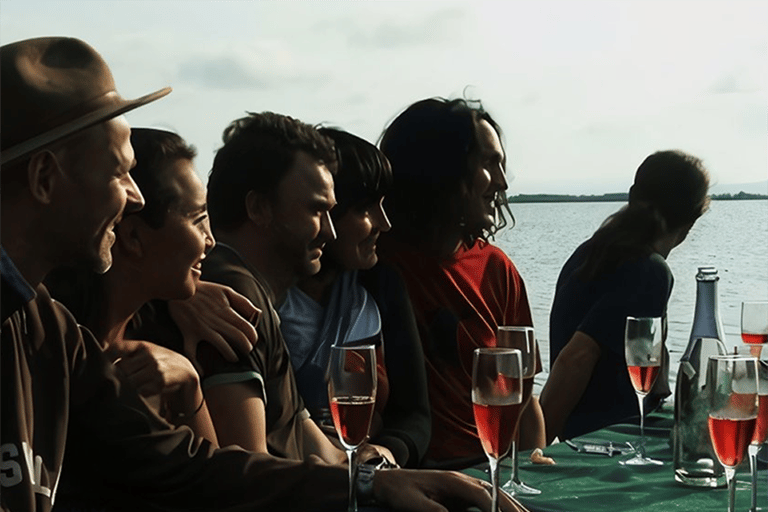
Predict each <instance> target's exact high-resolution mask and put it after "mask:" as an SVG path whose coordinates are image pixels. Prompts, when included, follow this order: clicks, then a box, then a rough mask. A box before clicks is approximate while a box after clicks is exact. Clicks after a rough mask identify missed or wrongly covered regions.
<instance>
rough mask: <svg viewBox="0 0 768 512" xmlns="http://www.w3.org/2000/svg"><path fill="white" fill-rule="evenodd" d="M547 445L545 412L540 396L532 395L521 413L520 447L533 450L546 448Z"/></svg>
mask: <svg viewBox="0 0 768 512" xmlns="http://www.w3.org/2000/svg"><path fill="white" fill-rule="evenodd" d="M546 445H547V437H546V428H545V421H544V412H543V411H542V408H541V404H540V403H539V399H538V397H535V396H532V397H531V401H530V402H529V403H528V405H527V406H526V407H525V409H524V410H523V412H522V414H521V415H520V449H521V450H531V449H533V448H544V447H545V446H546Z"/></svg>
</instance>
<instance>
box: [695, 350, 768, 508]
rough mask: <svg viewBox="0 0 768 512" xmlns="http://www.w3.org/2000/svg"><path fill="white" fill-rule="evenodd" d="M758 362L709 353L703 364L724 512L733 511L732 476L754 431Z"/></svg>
mask: <svg viewBox="0 0 768 512" xmlns="http://www.w3.org/2000/svg"><path fill="white" fill-rule="evenodd" d="M757 373H758V363H757V359H756V358H754V357H751V356H745V355H740V354H727V355H721V356H711V357H710V358H709V364H708V365H707V383H706V386H707V389H708V390H709V391H708V397H707V398H708V400H707V410H708V412H709V417H708V420H707V424H708V427H709V437H710V439H711V440H712V447H713V448H714V450H715V455H716V456H717V459H718V460H719V461H720V464H722V465H723V467H724V468H725V478H726V481H727V482H728V512H734V508H733V503H734V498H735V492H736V491H735V485H734V478H733V477H734V475H735V473H736V466H738V465H739V464H740V463H741V461H742V460H743V459H744V455H745V453H746V451H747V446H748V445H749V444H750V443H751V441H752V438H753V436H754V433H755V426H756V424H757V413H758V407H759V406H758V396H759V395H758V389H759V388H758V377H757Z"/></svg>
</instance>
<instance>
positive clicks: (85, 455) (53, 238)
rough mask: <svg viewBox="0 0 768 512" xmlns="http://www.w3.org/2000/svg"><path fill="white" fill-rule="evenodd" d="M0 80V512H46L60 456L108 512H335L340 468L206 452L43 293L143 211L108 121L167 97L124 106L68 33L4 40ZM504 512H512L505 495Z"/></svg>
mask: <svg viewBox="0 0 768 512" xmlns="http://www.w3.org/2000/svg"><path fill="white" fill-rule="evenodd" d="M0 71H2V75H3V80H2V82H0V97H1V98H2V101H0V186H2V190H3V200H2V203H0V222H2V230H1V231H0V243H1V245H2V250H1V251H0V255H1V256H0V280H1V284H0V294H1V295H2V302H0V312H1V317H0V320H1V321H2V328H1V329H0V351H1V352H0V359H1V364H2V375H3V386H2V402H1V405H2V408H1V414H0V421H1V422H2V423H1V424H0V427H1V428H0V446H2V453H1V454H0V455H1V456H2V465H3V468H4V469H3V475H2V478H1V479H0V486H2V489H0V491H1V492H0V508H2V509H3V510H13V511H17V510H24V511H43V512H47V511H49V510H50V509H51V507H52V506H53V504H54V501H55V498H56V490H57V485H58V481H59V477H60V473H61V468H62V459H63V456H64V451H65V448H66V449H67V450H68V451H72V452H73V453H76V454H77V455H78V457H77V462H78V464H80V465H82V467H83V469H84V470H86V472H87V475H88V477H87V478H88V479H87V482H88V483H90V484H93V485H94V487H100V486H102V485H104V486H108V487H109V488H110V491H111V494H110V498H111V501H110V505H111V506H112V507H111V508H112V509H114V510H154V511H173V510H189V509H192V508H194V509H195V510H217V511H222V510H226V511H244V510H328V509H338V510H340V509H341V508H342V507H344V504H345V503H346V499H347V487H348V475H347V469H346V468H345V467H343V466H340V465H337V466H328V465H324V464H320V463H318V462H317V461H307V462H296V461H288V460H280V459H276V458H274V457H271V456H268V455H259V454H254V453H249V452H246V451H244V450H242V449H239V448H236V447H233V448H227V449H219V450H214V449H213V447H212V445H211V444H210V442H208V441H207V440H204V439H201V438H196V437H195V436H194V435H193V433H192V431H191V430H190V429H188V428H186V427H183V426H182V427H180V428H176V429H174V428H171V427H170V426H169V425H168V423H166V422H165V421H163V420H161V419H160V418H158V417H157V415H156V414H154V413H153V412H152V411H151V410H150V408H149V407H148V406H147V404H146V403H145V402H144V401H143V400H142V399H141V398H140V397H139V395H138V394H137V393H136V392H135V390H134V389H133V387H132V386H126V385H123V382H122V381H121V379H120V376H119V375H118V374H117V373H116V371H115V367H114V365H113V364H112V363H111V362H110V361H109V360H108V359H107V358H106V357H105V354H104V353H103V352H102V350H101V348H100V346H99V344H98V342H97V341H96V339H95V338H94V337H93V335H92V334H91V333H90V332H89V331H88V330H87V329H85V328H80V327H79V326H78V325H77V323H76V321H75V319H74V318H73V317H72V315H71V314H70V313H69V312H68V311H67V310H66V308H64V307H63V306H62V305H61V304H59V303H57V302H54V301H53V300H52V299H51V298H50V295H49V294H48V291H47V289H46V287H45V286H44V285H43V284H42V281H43V279H44V278H45V276H46V275H47V273H48V272H50V271H51V270H52V269H54V268H56V267H58V266H61V265H68V264H76V263H82V264H89V265H90V266H91V268H92V269H93V270H94V271H96V272H102V273H103V272H105V271H106V270H108V269H109V267H110V265H111V264H112V255H111V251H110V249H111V246H112V245H113V243H114V241H115V234H114V227H115V225H116V224H117V223H118V222H119V220H120V219H121V218H122V216H123V215H124V214H126V213H130V212H132V211H136V210H138V209H140V208H141V207H142V206H143V203H144V199H143V197H142V196H141V193H140V192H139V190H138V188H137V186H136V184H135V182H134V181H133V179H132V178H131V176H130V173H129V171H130V169H131V168H132V167H133V165H134V157H133V148H132V147H131V144H130V127H129V125H128V123H127V121H126V120H125V118H124V117H123V116H122V114H123V113H125V112H127V111H129V110H131V109H134V108H137V107H139V106H142V105H144V104H147V103H150V102H152V101H154V100H156V99H158V98H160V97H162V96H164V95H166V94H168V92H170V89H168V88H166V89H162V90H160V91H157V92H155V93H152V94H149V95H146V96H143V97H141V98H138V99H136V100H125V99H123V98H122V97H120V95H119V94H118V93H117V92H116V90H115V84H114V80H113V78H112V74H111V72H110V70H109V67H108V66H107V64H106V62H105V61H104V60H103V58H102V57H101V55H99V54H98V53H97V52H96V51H95V50H94V49H93V48H92V47H91V46H89V45H87V44H86V43H84V42H83V41H80V40H78V39H74V38H62V37H44V38H35V39H28V40H23V41H17V42H14V43H9V44H7V45H3V46H2V48H0ZM358 482H361V481H360V480H358ZM364 483H365V482H362V483H361V489H362V490H365V491H367V499H368V500H371V499H376V500H377V501H378V502H380V503H382V504H384V505H385V506H390V507H391V508H393V509H397V510H414V511H415V510H430V509H431V510H434V509H435V507H438V506H439V505H438V503H439V502H444V503H459V504H463V505H466V506H470V505H477V506H480V507H483V508H487V507H488V506H489V503H490V496H489V494H488V492H487V491H486V489H485V487H484V486H483V485H482V484H481V483H480V482H479V481H478V480H476V479H472V478H469V477H467V476H465V475H460V474H457V473H437V472H417V471H409V470H390V471H380V472H377V473H375V474H374V475H373V477H372V480H370V484H371V486H365V485H363V484H364ZM503 508H504V509H505V510H507V511H512V510H522V508H521V507H519V506H518V505H517V504H516V503H515V502H513V501H512V500H508V499H505V500H504V502H503Z"/></svg>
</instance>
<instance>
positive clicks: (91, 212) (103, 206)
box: [53, 116, 144, 273]
mask: <svg viewBox="0 0 768 512" xmlns="http://www.w3.org/2000/svg"><path fill="white" fill-rule="evenodd" d="M130 135H131V129H130V126H129V125H128V123H127V122H126V120H125V118H124V117H122V116H120V117H117V118H114V119H111V120H109V121H106V122H104V123H101V124H98V125H96V126H94V127H93V128H90V129H88V130H86V131H85V132H83V134H81V135H80V136H78V137H77V139H76V142H75V143H74V144H73V146H72V147H68V148H66V149H65V155H64V158H63V165H62V167H63V169H64V170H63V179H62V193H61V194H57V198H56V200H57V201H58V205H59V207H60V208H58V209H54V210H53V211H54V214H58V215H59V217H60V218H59V219H54V225H57V226H59V228H58V229H57V230H55V231H58V233H55V234H54V236H56V238H57V243H58V247H57V248H56V250H58V251H59V256H58V257H57V259H58V260H60V261H58V262H57V263H74V262H83V261H85V262H87V263H88V264H89V265H90V266H92V268H93V269H94V270H95V271H96V272H98V273H104V272H106V271H107V270H108V269H109V267H110V266H111V265H112V253H111V248H112V245H113V244H114V242H115V233H114V228H115V225H116V224H117V223H118V222H119V221H120V219H121V218H122V216H123V213H124V212H126V213H127V212H131V211H137V210H139V209H141V208H142V207H143V206H144V198H143V197H142V195H141V193H140V192H139V189H138V187H137V186H136V183H135V182H134V181H133V179H132V178H131V175H130V173H129V171H130V170H131V168H132V167H133V166H134V165H135V160H134V157H133V148H132V147H131V142H130ZM62 260H63V261H62Z"/></svg>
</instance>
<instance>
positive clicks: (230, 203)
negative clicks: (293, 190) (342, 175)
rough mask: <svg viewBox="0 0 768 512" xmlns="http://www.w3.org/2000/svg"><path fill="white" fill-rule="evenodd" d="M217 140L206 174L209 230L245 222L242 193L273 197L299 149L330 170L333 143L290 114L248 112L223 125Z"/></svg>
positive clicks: (332, 161) (234, 226)
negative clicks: (216, 149) (219, 141)
mask: <svg viewBox="0 0 768 512" xmlns="http://www.w3.org/2000/svg"><path fill="white" fill-rule="evenodd" d="M222 140H223V141H224V145H223V146H222V147H221V148H220V149H219V150H218V151H217V152H216V157H215V158H214V161H213V168H212V169H211V172H210V175H209V177H208V213H209V215H210V218H211V226H212V227H213V228H214V230H216V229H233V228H236V227H238V226H239V225H241V224H242V223H243V222H245V221H246V219H247V213H246V210H245V198H246V196H247V194H248V192H250V191H251V190H255V191H257V192H259V193H262V194H265V195H267V196H268V197H274V193H275V190H276V189H277V186H278V184H279V183H280V181H281V180H282V179H283V177H284V176H285V175H286V174H287V172H288V171H289V170H290V168H291V166H292V165H293V163H294V161H295V159H296V154H297V153H298V152H299V151H304V152H306V153H308V154H310V155H312V156H313V157H314V158H316V159H317V160H318V161H320V162H323V163H324V164H325V165H326V166H327V167H328V169H329V170H330V171H331V172H332V173H333V172H335V161H336V155H335V150H334V147H333V142H332V141H331V140H330V139H328V138H327V137H325V136H323V135H321V134H320V133H319V132H318V131H317V130H316V129H315V128H314V127H313V126H311V125H309V124H306V123H303V122H301V121H299V120H297V119H294V118H292V117H289V116H285V115H281V114H275V113H273V112H262V113H259V114H257V113H253V112H249V113H248V115H247V116H246V117H243V118H240V119H236V120H235V121H232V122H231V123H230V124H229V126H227V128H226V129H225V130H224V134H223V135H222Z"/></svg>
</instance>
